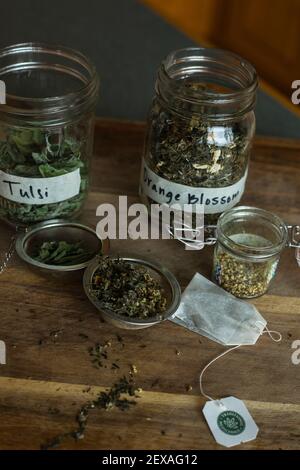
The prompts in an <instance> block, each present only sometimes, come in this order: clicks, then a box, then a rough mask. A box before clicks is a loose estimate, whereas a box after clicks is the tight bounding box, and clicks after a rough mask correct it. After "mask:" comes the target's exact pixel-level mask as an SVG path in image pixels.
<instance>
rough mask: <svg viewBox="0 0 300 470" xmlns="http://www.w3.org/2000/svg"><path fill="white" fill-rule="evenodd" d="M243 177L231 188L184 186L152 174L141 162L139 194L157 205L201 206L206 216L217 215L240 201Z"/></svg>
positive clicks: (244, 181)
mask: <svg viewBox="0 0 300 470" xmlns="http://www.w3.org/2000/svg"><path fill="white" fill-rule="evenodd" d="M246 179H247V171H246V173H245V175H244V176H243V177H242V178H241V179H240V180H239V181H238V182H237V183H234V184H232V185H231V186H225V187H223V188H202V187H198V188H195V187H192V186H187V185H185V184H179V183H173V182H171V181H169V180H167V179H165V178H162V177H161V176H158V175H157V174H156V173H154V172H153V171H152V170H150V168H149V167H148V165H147V164H146V162H145V161H143V166H142V175H141V184H140V193H141V194H142V195H145V196H148V197H149V198H151V199H153V201H155V202H157V203H159V204H163V203H166V204H174V203H177V204H180V205H181V206H182V207H183V205H184V204H203V205H204V212H205V213H206V214H217V213H219V212H224V211H225V210H227V209H231V208H232V207H233V206H235V205H236V204H237V203H238V202H239V201H240V199H241V197H242V195H243V192H244V189H245V183H246Z"/></svg>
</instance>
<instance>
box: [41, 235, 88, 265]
mask: <svg viewBox="0 0 300 470" xmlns="http://www.w3.org/2000/svg"><path fill="white" fill-rule="evenodd" d="M94 255H95V253H93V252H90V251H86V250H85V249H84V248H83V246H82V243H81V242H77V243H68V242H66V241H49V242H44V243H42V245H41V246H40V247H39V249H38V250H37V253H36V255H35V256H34V259H36V260H37V261H39V262H40V263H44V264H49V265H53V266H70V265H75V264H81V263H85V262H86V261H89V260H90V259H92V258H93V256H94Z"/></svg>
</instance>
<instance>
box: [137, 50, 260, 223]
mask: <svg viewBox="0 0 300 470" xmlns="http://www.w3.org/2000/svg"><path fill="white" fill-rule="evenodd" d="M256 88H257V78H256V72H255V70H254V68H253V67H252V66H251V65H250V64H249V63H248V62H247V61H245V60H243V59H242V58H240V57H239V56H237V55H235V54H232V53H230V52H228V51H223V50H220V49H207V48H187V49H181V50H178V51H175V52H173V53H171V54H170V55H169V56H168V57H167V58H166V59H165V60H164V61H163V62H162V64H161V67H160V69H159V72H158V77H157V81H156V95H155V98H154V100H153V104H152V108H151V110H150V114H149V121H148V133H147V138H146V143H145V150H144V156H143V162H142V172H141V183H140V194H141V197H142V199H143V201H144V202H146V203H147V204H148V205H149V204H151V203H160V204H163V203H166V204H167V205H172V204H174V203H176V204H180V205H181V206H182V207H183V205H184V204H202V205H203V207H204V214H205V223H206V224H212V223H215V221H216V220H217V218H218V216H219V215H220V213H222V212H224V211H225V210H227V209H229V208H231V207H233V206H234V205H236V204H237V203H238V202H239V200H240V199H241V197H242V194H243V191H244V186H245V182H246V178H247V169H248V160H249V153H250V149H251V142H252V138H253V135H254V131H255V116H254V112H253V108H254V104H255V95H256Z"/></svg>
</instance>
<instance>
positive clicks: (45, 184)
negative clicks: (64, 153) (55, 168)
mask: <svg viewBox="0 0 300 470" xmlns="http://www.w3.org/2000/svg"><path fill="white" fill-rule="evenodd" d="M80 180H81V179H80V170H79V169H77V170H75V171H72V172H70V173H67V174H66V175H61V176H53V177H52V178H24V177H22V176H14V175H9V174H8V173H5V172H4V171H1V170H0V196H2V197H4V198H5V199H8V200H10V201H14V202H19V203H22V204H34V205H43V204H54V203H56V202H62V201H66V200H67V199H70V198H72V197H74V196H77V194H79V191H80Z"/></svg>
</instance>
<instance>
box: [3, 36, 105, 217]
mask: <svg viewBox="0 0 300 470" xmlns="http://www.w3.org/2000/svg"><path fill="white" fill-rule="evenodd" d="M0 79H1V80H2V81H3V82H4V83H5V85H6V93H7V95H6V104H5V105H1V106H0V218H1V219H4V220H6V221H9V222H11V223H12V224H14V225H16V226H24V225H29V224H32V223H36V222H40V221H43V220H47V219H53V218H61V217H63V218H73V217H76V216H77V215H78V214H79V212H80V210H81V209H82V206H83V203H84V200H85V198H86V195H87V190H88V183H89V159H90V157H91V152H92V144H93V142H92V141H93V127H94V108H95V104H96V99H97V95H98V77H97V73H96V71H95V68H94V67H93V65H92V64H91V63H90V62H89V61H88V60H87V59H86V58H85V56H83V55H82V54H81V53H79V52H77V51H74V50H72V49H68V48H64V47H60V46H59V47H52V46H48V45H45V44H39V43H27V44H18V45H15V46H10V47H7V48H4V49H2V50H0Z"/></svg>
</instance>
